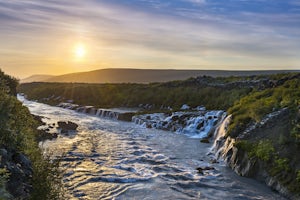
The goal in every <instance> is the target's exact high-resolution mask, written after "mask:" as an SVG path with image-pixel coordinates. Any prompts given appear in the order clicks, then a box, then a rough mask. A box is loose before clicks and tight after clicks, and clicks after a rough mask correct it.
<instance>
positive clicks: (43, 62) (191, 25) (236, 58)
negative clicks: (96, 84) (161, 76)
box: [0, 0, 300, 77]
mask: <svg viewBox="0 0 300 200" xmlns="http://www.w3.org/2000/svg"><path fill="white" fill-rule="evenodd" d="M0 25H1V29H0V44H1V46H0V68H2V70H4V71H6V72H8V73H10V74H12V75H15V76H18V77H24V76H28V75H31V74H63V73H69V72H77V71H88V70H93V69H101V68H110V67H113V68H123V67H130V68H159V69H162V68H168V69H170V68H172V69H222V70H224V69H225V70H226V69H227V70H253V69H260V70H266V69H300V37H299V36H300V0H251V1H250V0H226V1H225V0H106V1H104V0H84V1H83V0H72V1H70V0H49V1H42V0H26V1H23V0H13V1H7V0H0ZM78 44H80V45H81V46H83V48H84V52H85V56H84V57H81V58H80V59H79V58H78V57H76V54H75V55H74V51H76V50H74V49H76V45H77V46H78Z"/></svg>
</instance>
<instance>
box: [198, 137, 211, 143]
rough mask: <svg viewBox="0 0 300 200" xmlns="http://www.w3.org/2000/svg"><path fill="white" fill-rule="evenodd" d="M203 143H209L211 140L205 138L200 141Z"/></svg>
mask: <svg viewBox="0 0 300 200" xmlns="http://www.w3.org/2000/svg"><path fill="white" fill-rule="evenodd" d="M200 142H201V143H209V140H208V139H207V138H203V139H201V140H200Z"/></svg>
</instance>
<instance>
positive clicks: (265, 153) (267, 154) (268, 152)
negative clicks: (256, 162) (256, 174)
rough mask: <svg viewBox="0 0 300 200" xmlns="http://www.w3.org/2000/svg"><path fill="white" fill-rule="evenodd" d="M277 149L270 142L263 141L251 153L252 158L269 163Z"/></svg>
mask: <svg viewBox="0 0 300 200" xmlns="http://www.w3.org/2000/svg"><path fill="white" fill-rule="evenodd" d="M274 152H275V149H274V147H273V144H272V143H271V141H269V140H261V141H259V142H258V144H256V145H255V148H253V149H252V151H250V153H249V155H250V156H256V157H257V158H259V159H261V160H263V161H269V160H270V159H271V157H272V155H273V154H274Z"/></svg>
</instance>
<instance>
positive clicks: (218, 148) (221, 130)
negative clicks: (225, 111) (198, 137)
mask: <svg viewBox="0 0 300 200" xmlns="http://www.w3.org/2000/svg"><path fill="white" fill-rule="evenodd" d="M231 118H232V115H228V116H226V115H223V116H222V120H221V121H220V123H219V124H218V125H217V128H216V130H215V132H214V144H213V146H212V147H211V152H213V153H215V155H216V156H217V158H220V157H221V156H223V155H224V153H225V152H227V151H228V149H230V148H231V147H232V145H233V143H234V142H233V141H232V140H233V139H226V138H225V135H226V133H227V130H228V125H229V123H230V121H231Z"/></svg>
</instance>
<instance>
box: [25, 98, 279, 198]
mask: <svg viewBox="0 0 300 200" xmlns="http://www.w3.org/2000/svg"><path fill="white" fill-rule="evenodd" d="M24 104H25V105H26V106H28V107H29V109H30V111H31V112H32V113H33V114H36V115H41V116H45V117H47V118H46V119H45V120H46V121H48V122H49V123H53V122H57V121H61V120H64V121H73V122H76V123H78V124H79V127H78V130H79V131H78V132H77V133H76V134H75V135H73V136H72V137H66V136H62V137H59V138H58V139H57V140H53V141H48V142H46V143H44V144H43V147H45V148H47V147H48V148H50V149H52V150H53V151H54V152H56V153H57V154H60V153H62V152H63V153H65V157H64V158H63V159H62V167H63V168H64V169H65V174H64V183H65V187H66V189H67V191H68V195H69V196H68V199H104V200H105V199H143V200H144V199H145V200H153V199H154V200H158V199H218V200H219V199H238V200H242V199H252V200H254V199H266V200H271V199H283V198H281V197H279V196H278V195H277V194H274V193H273V192H271V191H270V190H268V189H266V188H265V187H264V186H262V185H258V186H257V185H254V184H249V183H248V182H247V181H245V179H240V178H238V177H236V176H234V175H233V173H232V172H226V173H225V171H224V170H222V169H224V168H225V167H224V166H222V164H215V165H214V168H215V169H214V170H210V171H205V173H203V174H198V173H197V170H195V169H196V167H199V166H205V165H208V164H209V159H207V160H205V156H202V155H205V154H206V152H207V146H205V145H203V144H200V143H199V141H198V140H193V139H188V138H185V137H184V136H182V135H177V134H171V133H169V132H164V131H158V130H148V129H143V128H141V127H138V126H136V125H134V124H131V123H124V122H118V121H112V120H107V119H104V120H103V119H99V118H97V117H92V116H88V115H84V114H80V113H76V112H73V111H70V110H64V109H62V108H56V107H51V106H47V105H44V104H39V103H36V102H30V101H26V100H24ZM170 158H171V159H170ZM201 159H202V161H200V160H201ZM256 184H257V183H256Z"/></svg>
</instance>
